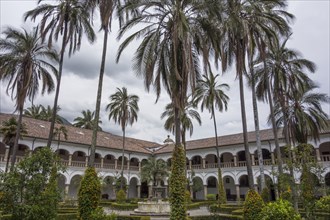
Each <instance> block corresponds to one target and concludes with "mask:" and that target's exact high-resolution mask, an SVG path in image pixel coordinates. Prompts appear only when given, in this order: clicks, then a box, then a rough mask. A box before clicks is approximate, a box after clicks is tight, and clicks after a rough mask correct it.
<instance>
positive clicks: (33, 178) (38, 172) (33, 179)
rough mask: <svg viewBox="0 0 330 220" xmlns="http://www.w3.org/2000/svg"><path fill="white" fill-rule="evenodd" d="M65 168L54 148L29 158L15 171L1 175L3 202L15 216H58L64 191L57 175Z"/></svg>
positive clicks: (30, 218)
mask: <svg viewBox="0 0 330 220" xmlns="http://www.w3.org/2000/svg"><path fill="white" fill-rule="evenodd" d="M59 170H63V169H62V167H61V166H60V165H59V163H57V159H56V156H55V154H54V152H53V151H52V150H51V149H50V148H41V149H40V150H38V151H36V152H34V153H33V154H32V155H31V156H29V157H25V158H24V159H23V160H22V161H21V162H19V163H18V164H17V165H16V166H15V167H14V168H13V170H12V171H11V172H9V173H2V174H0V191H1V196H0V205H1V207H2V211H3V214H9V213H10V214H12V219H26V220H33V219H54V218H55V217H56V215H57V205H58V202H59V200H60V192H59V190H58V188H57V175H58V172H59Z"/></svg>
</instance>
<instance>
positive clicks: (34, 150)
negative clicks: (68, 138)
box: [33, 146, 44, 153]
mask: <svg viewBox="0 0 330 220" xmlns="http://www.w3.org/2000/svg"><path fill="white" fill-rule="evenodd" d="M42 148H44V146H37V147H35V148H34V149H33V153H35V152H37V151H38V150H40V149H42Z"/></svg>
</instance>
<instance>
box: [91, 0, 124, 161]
mask: <svg viewBox="0 0 330 220" xmlns="http://www.w3.org/2000/svg"><path fill="white" fill-rule="evenodd" d="M87 6H88V8H89V9H90V10H91V13H92V14H93V12H94V9H95V8H96V7H98V9H99V12H100V21H101V28H100V30H103V32H104V35H103V50H102V60H101V66H100V74H99V82H98V87H97V96H96V106H95V121H96V125H95V127H94V128H92V129H93V136H92V144H91V154H90V161H89V166H94V160H95V148H96V140H97V131H98V130H99V128H100V127H99V126H98V122H99V118H100V106H101V98H102V87H103V76H104V70H105V60H106V55H107V45H108V34H109V32H110V31H111V26H112V19H113V14H114V11H115V10H116V11H117V15H118V17H119V24H121V22H122V16H121V14H120V13H119V12H118V11H119V8H120V7H121V1H120V0H90V1H87ZM119 26H120V25H119Z"/></svg>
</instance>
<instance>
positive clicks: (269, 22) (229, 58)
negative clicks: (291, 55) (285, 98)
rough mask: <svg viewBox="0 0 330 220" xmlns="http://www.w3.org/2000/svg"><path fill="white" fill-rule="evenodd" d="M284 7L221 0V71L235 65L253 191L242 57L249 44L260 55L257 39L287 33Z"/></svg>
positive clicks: (279, 2)
mask: <svg viewBox="0 0 330 220" xmlns="http://www.w3.org/2000/svg"><path fill="white" fill-rule="evenodd" d="M285 7H286V2H285V1H282V0H274V1H253V0H234V1H231V0H226V1H223V13H224V14H225V15H224V20H222V21H221V22H220V24H219V28H220V29H221V30H222V33H223V34H222V35H221V37H220V39H221V41H222V42H221V44H222V47H223V55H222V56H221V59H222V67H223V70H226V69H227V66H229V65H231V64H232V63H234V62H235V67H236V72H237V74H236V76H237V78H238V80H239V88H240V100H241V115H242V128H243V138H244V148H245V156H246V163H247V172H248V180H249V187H250V189H253V185H254V181H253V173H252V164H251V157H250V153H249V145H248V137H247V124H246V112H245V102H244V90H243V88H244V86H243V85H244V83H243V75H244V74H246V54H247V50H248V48H249V47H250V48H251V45H252V44H255V45H258V49H259V51H260V52H261V53H264V51H263V50H264V45H263V46H260V39H261V37H263V36H266V35H270V34H271V35H273V33H276V31H278V32H279V33H281V34H284V33H286V32H287V31H288V29H289V27H288V24H287V22H286V20H287V19H290V18H292V17H293V16H292V15H291V14H290V13H287V12H286V11H284V10H283V9H285ZM261 45H262V44H261ZM274 135H275V134H274Z"/></svg>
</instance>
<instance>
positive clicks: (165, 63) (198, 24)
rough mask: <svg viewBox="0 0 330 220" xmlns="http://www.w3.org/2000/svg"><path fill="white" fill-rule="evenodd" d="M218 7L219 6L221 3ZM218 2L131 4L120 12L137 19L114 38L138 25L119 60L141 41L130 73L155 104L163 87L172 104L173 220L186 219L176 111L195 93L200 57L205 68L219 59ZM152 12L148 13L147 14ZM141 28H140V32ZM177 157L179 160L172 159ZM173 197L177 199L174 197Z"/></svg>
mask: <svg viewBox="0 0 330 220" xmlns="http://www.w3.org/2000/svg"><path fill="white" fill-rule="evenodd" d="M220 3H221V2H220ZM220 3H219V2H218V1H208V0H207V1H190V0H189V1H188V0H187V1H182V0H162V1H149V0H141V1H132V2H130V3H129V4H126V5H125V6H124V7H123V10H128V11H130V10H136V11H138V12H139V13H137V15H136V16H134V17H133V18H132V19H129V20H128V21H127V22H126V23H125V24H124V25H123V27H122V28H121V30H120V32H119V36H118V38H122V37H123V35H124V34H125V33H126V32H127V31H129V30H130V29H131V28H133V27H136V26H137V25H141V24H144V26H142V27H141V26H138V28H139V29H138V30H137V31H135V32H134V33H133V34H132V35H131V36H129V37H127V38H126V39H125V40H124V41H123V43H122V44H121V45H120V47H119V51H118V54H117V61H118V60H119V58H120V55H121V53H122V51H123V50H124V49H125V48H126V47H127V46H128V45H129V44H130V43H131V42H132V41H133V40H134V39H139V38H142V41H141V44H140V45H139V47H138V49H137V51H136V52H135V55H134V58H133V67H134V71H135V72H136V74H137V75H138V76H139V77H142V78H143V79H144V84H145V87H146V89H147V91H149V90H150V87H151V86H153V87H154V91H155V93H156V95H157V100H158V98H159V96H160V93H161V88H162V87H163V88H165V90H166V92H167V93H168V94H169V96H170V99H171V102H172V103H173V105H174V117H175V118H174V122H175V149H174V152H173V155H174V154H175V155H177V157H173V165H174V164H176V165H175V166H172V172H171V177H170V182H171V184H170V186H171V188H170V191H171V195H172V196H171V198H173V199H170V201H171V209H172V211H171V219H183V218H185V216H186V211H185V210H186V208H185V206H184V196H183V194H184V191H185V184H183V182H185V181H186V177H185V176H184V166H185V161H184V160H181V158H182V157H183V156H182V155H183V154H184V153H183V149H182V145H181V135H182V132H181V122H180V118H181V117H180V112H181V110H182V109H184V106H185V102H186V99H187V93H188V90H189V89H190V90H191V91H192V93H193V92H194V90H195V83H196V80H197V79H199V76H200V65H199V64H200V60H199V55H201V57H202V58H203V62H202V63H203V66H204V69H205V68H206V66H208V65H209V56H210V54H211V52H213V53H214V54H215V55H216V57H218V56H219V41H218V36H220V30H219V29H218V26H217V24H216V22H214V18H218V17H219V16H220V15H221V10H220V5H221V4H220ZM151 12H152V13H151ZM140 27H141V28H140ZM176 158H178V159H176ZM174 198H175V199H174Z"/></svg>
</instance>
